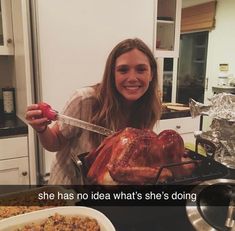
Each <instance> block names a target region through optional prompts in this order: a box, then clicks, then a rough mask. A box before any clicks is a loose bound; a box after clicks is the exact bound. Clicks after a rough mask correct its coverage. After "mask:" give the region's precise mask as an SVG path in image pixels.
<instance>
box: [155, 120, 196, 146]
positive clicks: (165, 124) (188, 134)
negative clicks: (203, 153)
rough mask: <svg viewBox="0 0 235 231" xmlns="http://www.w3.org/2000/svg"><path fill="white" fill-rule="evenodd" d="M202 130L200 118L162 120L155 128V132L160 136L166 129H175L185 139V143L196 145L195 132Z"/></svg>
mask: <svg viewBox="0 0 235 231" xmlns="http://www.w3.org/2000/svg"><path fill="white" fill-rule="evenodd" d="M199 128H200V117H196V118H191V117H182V118H174V119H165V120H160V122H159V124H158V125H156V126H155V129H154V130H155V132H157V134H159V133H160V132H161V131H163V130H166V129H173V130H175V131H177V132H178V133H179V134H180V135H181V136H182V138H183V140H184V142H185V143H188V142H189V143H195V138H194V132H195V131H198V130H199Z"/></svg>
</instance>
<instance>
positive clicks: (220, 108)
mask: <svg viewBox="0 0 235 231" xmlns="http://www.w3.org/2000/svg"><path fill="white" fill-rule="evenodd" d="M209 101H210V104H209V105H204V104H202V103H199V102H196V101H195V100H193V99H190V101H189V107H190V112H191V115H192V117H196V116H198V115H208V116H210V117H212V118H216V119H224V120H226V121H231V122H235V95H233V94H228V93H220V94H216V95H214V96H213V97H211V98H210V99H209Z"/></svg>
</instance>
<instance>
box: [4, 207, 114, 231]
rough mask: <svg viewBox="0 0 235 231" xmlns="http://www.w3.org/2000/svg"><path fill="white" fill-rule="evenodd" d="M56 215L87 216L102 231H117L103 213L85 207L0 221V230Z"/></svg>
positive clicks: (58, 208) (28, 214)
mask: <svg viewBox="0 0 235 231" xmlns="http://www.w3.org/2000/svg"><path fill="white" fill-rule="evenodd" d="M55 213H59V214H61V215H69V216H82V217H84V216H87V217H90V218H94V219H96V220H97V222H98V224H99V226H100V231H115V228H114V226H113V224H112V223H111V221H110V220H109V219H108V218H107V217H106V216H105V215H104V214H103V213H101V212H99V211H98V210H95V209H92V208H88V207H83V206H63V207H55V208H49V209H43V210H39V211H34V212H30V213H25V214H21V215H17V216H14V217H9V218H6V219H3V220H0V230H1V231H13V230H15V229H17V228H21V227H23V226H24V225H26V224H31V223H32V222H36V223H38V222H40V221H42V220H43V219H46V218H47V217H49V216H52V215H54V214H55Z"/></svg>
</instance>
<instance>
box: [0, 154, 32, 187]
mask: <svg viewBox="0 0 235 231" xmlns="http://www.w3.org/2000/svg"><path fill="white" fill-rule="evenodd" d="M28 165H29V164H28V157H21V158H14V159H8V160H1V161H0V184H1V185H21V184H29V169H28Z"/></svg>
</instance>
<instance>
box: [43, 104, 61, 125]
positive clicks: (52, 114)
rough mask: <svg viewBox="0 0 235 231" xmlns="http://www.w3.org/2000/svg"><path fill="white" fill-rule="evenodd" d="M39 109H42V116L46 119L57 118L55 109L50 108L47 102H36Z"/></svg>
mask: <svg viewBox="0 0 235 231" xmlns="http://www.w3.org/2000/svg"><path fill="white" fill-rule="evenodd" d="M38 106H39V110H41V111H42V116H43V117H46V118H47V119H48V120H53V121H55V120H57V115H58V113H57V111H55V110H54V109H52V108H51V106H50V105H49V104H47V103H44V102H40V103H38Z"/></svg>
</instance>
